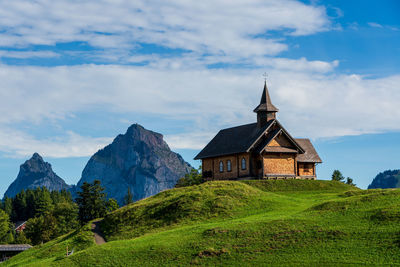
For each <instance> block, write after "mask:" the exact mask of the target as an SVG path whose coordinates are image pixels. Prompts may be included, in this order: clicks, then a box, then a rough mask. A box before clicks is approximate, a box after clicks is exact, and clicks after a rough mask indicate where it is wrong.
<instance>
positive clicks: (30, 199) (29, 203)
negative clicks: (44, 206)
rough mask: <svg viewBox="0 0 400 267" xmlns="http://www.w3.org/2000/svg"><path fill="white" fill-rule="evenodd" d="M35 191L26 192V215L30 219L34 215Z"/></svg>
mask: <svg viewBox="0 0 400 267" xmlns="http://www.w3.org/2000/svg"><path fill="white" fill-rule="evenodd" d="M36 191H37V189H34V190H33V189H28V190H26V213H27V214H26V215H27V217H28V218H32V217H34V216H35V215H36V195H37V193H36Z"/></svg>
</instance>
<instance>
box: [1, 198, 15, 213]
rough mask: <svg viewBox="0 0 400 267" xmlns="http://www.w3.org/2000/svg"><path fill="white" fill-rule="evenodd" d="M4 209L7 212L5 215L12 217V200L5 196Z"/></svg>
mask: <svg viewBox="0 0 400 267" xmlns="http://www.w3.org/2000/svg"><path fill="white" fill-rule="evenodd" d="M2 209H3V210H4V211H5V213H7V214H8V216H11V213H12V210H13V205H12V199H11V198H9V197H7V196H5V197H4V199H3V207H2Z"/></svg>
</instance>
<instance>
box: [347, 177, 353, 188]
mask: <svg viewBox="0 0 400 267" xmlns="http://www.w3.org/2000/svg"><path fill="white" fill-rule="evenodd" d="M346 184H349V185H354V186H355V184H354V183H353V179H351V178H350V177H347V179H346Z"/></svg>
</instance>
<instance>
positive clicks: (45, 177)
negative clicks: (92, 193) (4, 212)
mask: <svg viewBox="0 0 400 267" xmlns="http://www.w3.org/2000/svg"><path fill="white" fill-rule="evenodd" d="M43 186H45V187H47V188H48V189H49V190H50V191H52V190H61V189H68V188H70V186H69V185H67V184H66V183H65V181H64V180H63V179H62V178H60V177H59V176H58V175H57V174H55V173H54V171H53V169H52V168H51V165H50V163H48V162H45V161H44V160H43V158H42V157H41V156H40V155H39V154H38V153H34V154H33V155H32V157H31V158H30V159H29V160H27V161H25V163H24V164H22V165H21V166H20V170H19V173H18V176H17V178H16V179H15V180H14V182H13V183H12V184H11V185H10V186H9V187H8V189H7V191H6V192H5V194H4V196H8V197H13V196H15V195H16V194H18V193H19V192H20V191H21V190H22V189H24V190H26V189H34V188H37V187H43Z"/></svg>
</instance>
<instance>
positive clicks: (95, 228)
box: [92, 221, 106, 245]
mask: <svg viewBox="0 0 400 267" xmlns="http://www.w3.org/2000/svg"><path fill="white" fill-rule="evenodd" d="M99 223H100V221H97V222H93V223H92V232H93V234H94V241H95V242H96V244H97V245H101V244H104V243H106V240H105V239H104V237H103V235H102V234H101V231H100V225H99Z"/></svg>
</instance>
